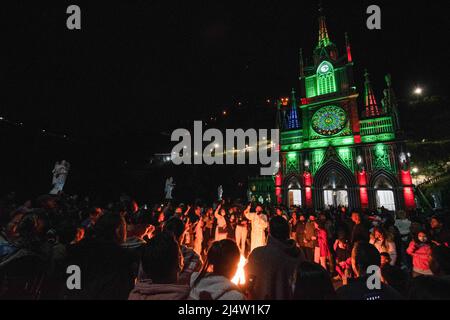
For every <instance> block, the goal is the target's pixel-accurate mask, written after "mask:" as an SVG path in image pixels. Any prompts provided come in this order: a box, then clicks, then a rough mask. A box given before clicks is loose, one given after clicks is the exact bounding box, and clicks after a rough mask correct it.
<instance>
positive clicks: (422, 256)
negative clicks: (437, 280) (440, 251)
mask: <svg viewBox="0 0 450 320" xmlns="http://www.w3.org/2000/svg"><path fill="white" fill-rule="evenodd" d="M406 252H407V253H408V254H409V255H410V256H411V257H412V260H413V272H412V276H413V277H417V276H420V275H432V274H433V273H432V272H431V270H430V263H429V260H430V256H431V246H430V242H429V239H428V236H427V234H426V233H425V232H424V231H420V232H419V233H418V234H417V238H416V239H414V240H412V241H411V242H410V243H409V246H408V249H407V250H406Z"/></svg>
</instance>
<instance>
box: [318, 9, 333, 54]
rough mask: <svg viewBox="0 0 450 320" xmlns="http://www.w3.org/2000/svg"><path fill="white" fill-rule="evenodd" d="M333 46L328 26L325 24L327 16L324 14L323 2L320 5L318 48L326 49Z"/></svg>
mask: <svg viewBox="0 0 450 320" xmlns="http://www.w3.org/2000/svg"><path fill="white" fill-rule="evenodd" d="M330 44H331V41H330V37H329V36H328V29H327V24H326V22H325V15H324V13H323V7H322V1H320V3H319V42H318V43H317V47H318V48H325V47H327V46H328V45H330Z"/></svg>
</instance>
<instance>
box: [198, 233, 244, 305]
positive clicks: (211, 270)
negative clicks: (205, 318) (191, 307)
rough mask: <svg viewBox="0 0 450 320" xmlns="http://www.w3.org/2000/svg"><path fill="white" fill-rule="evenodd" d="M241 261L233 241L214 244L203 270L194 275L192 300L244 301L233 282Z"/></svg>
mask: <svg viewBox="0 0 450 320" xmlns="http://www.w3.org/2000/svg"><path fill="white" fill-rule="evenodd" d="M239 260H240V252H239V248H238V246H237V245H236V243H235V242H234V241H233V240H230V239H223V240H220V241H215V242H213V243H212V245H211V247H210V248H209V250H208V254H207V257H206V261H205V264H204V265H203V268H202V269H201V271H200V272H195V273H193V274H192V277H191V283H190V284H191V292H190V294H189V297H190V299H192V300H244V299H245V297H244V295H243V294H242V293H241V292H240V291H239V288H238V287H237V286H236V285H235V284H234V283H233V282H231V279H232V278H233V276H234V274H235V273H236V271H237V268H238V263H239Z"/></svg>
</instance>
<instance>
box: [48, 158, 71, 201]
mask: <svg viewBox="0 0 450 320" xmlns="http://www.w3.org/2000/svg"><path fill="white" fill-rule="evenodd" d="M69 170H70V163H69V162H67V161H66V160H62V161H61V162H56V163H55V167H54V168H53V171H52V173H53V179H52V186H53V189H52V190H50V194H58V193H60V192H61V191H63V188H64V184H65V183H66V179H67V175H68V174H69Z"/></svg>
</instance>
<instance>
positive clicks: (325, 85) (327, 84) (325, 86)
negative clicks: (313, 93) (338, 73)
mask: <svg viewBox="0 0 450 320" xmlns="http://www.w3.org/2000/svg"><path fill="white" fill-rule="evenodd" d="M332 92H336V78H335V76H334V68H333V65H332V64H331V63H329V62H328V61H323V62H322V63H321V64H320V65H319V67H318V68H317V93H318V95H323V94H328V93H332Z"/></svg>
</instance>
